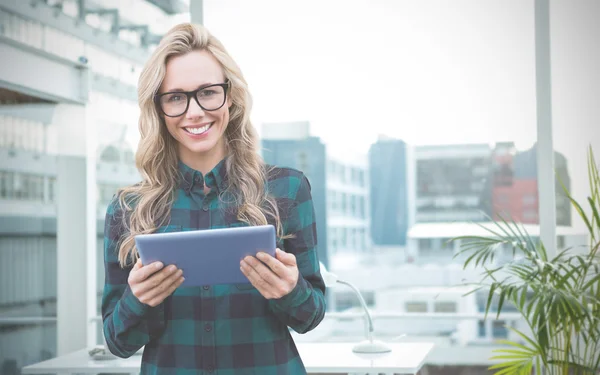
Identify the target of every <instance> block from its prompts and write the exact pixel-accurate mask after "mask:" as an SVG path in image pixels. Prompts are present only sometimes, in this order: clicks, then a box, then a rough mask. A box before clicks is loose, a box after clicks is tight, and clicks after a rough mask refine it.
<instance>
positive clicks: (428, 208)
mask: <svg viewBox="0 0 600 375" xmlns="http://www.w3.org/2000/svg"><path fill="white" fill-rule="evenodd" d="M490 158H491V148H490V146H489V145H487V144H469V145H439V146H437V145H436V146H418V147H416V148H415V163H416V218H415V219H416V222H417V223H426V222H449V221H456V220H458V221H485V220H487V217H489V216H490V215H491V205H492V202H491V199H492V194H491V190H490V188H489V182H488V179H489V174H490V170H491V160H490ZM486 216H487V217H486Z"/></svg>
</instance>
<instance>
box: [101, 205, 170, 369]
mask: <svg viewBox="0 0 600 375" xmlns="http://www.w3.org/2000/svg"><path fill="white" fill-rule="evenodd" d="M123 218H124V216H123V214H122V210H121V209H120V208H119V200H118V197H116V196H115V197H113V199H112V201H111V203H110V204H109V206H108V209H107V211H106V219H105V222H104V270H105V281H104V292H103V294H102V321H103V331H104V337H105V339H106V344H107V346H108V349H109V350H110V352H111V353H113V354H114V355H116V356H119V357H121V358H127V357H130V356H131V355H133V354H135V352H137V351H138V350H139V349H140V348H141V347H142V346H144V345H146V344H147V343H148V342H149V341H150V339H151V338H152V337H153V336H155V335H159V334H160V333H162V331H163V330H164V327H165V323H164V308H163V304H162V303H161V304H160V305H158V306H156V307H150V306H148V305H146V304H144V303H142V302H140V301H139V300H138V299H137V297H136V296H135V295H134V294H133V293H132V291H131V289H130V288H129V284H128V282H127V279H128V277H129V271H131V267H126V268H122V267H121V266H120V264H119V260H118V252H119V243H120V240H121V238H122V236H123V234H124V233H125V225H124V222H123Z"/></svg>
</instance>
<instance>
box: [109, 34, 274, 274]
mask: <svg viewBox="0 0 600 375" xmlns="http://www.w3.org/2000/svg"><path fill="white" fill-rule="evenodd" d="M196 50H206V51H208V52H210V53H211V54H212V55H213V56H214V57H215V58H216V59H217V61H218V62H219V64H220V65H221V67H222V68H223V71H224V74H225V78H226V80H228V81H229V94H228V95H229V99H230V100H231V103H232V104H231V107H230V108H229V124H228V125H227V128H226V131H225V133H224V136H225V139H226V145H227V153H228V155H229V157H228V158H227V160H226V163H225V168H226V173H227V181H228V189H229V191H231V192H233V193H234V195H235V197H236V204H237V205H238V207H239V209H238V212H237V218H238V220H240V221H243V222H246V223H248V224H249V225H264V224H267V217H271V218H272V219H273V221H274V222H275V224H276V231H277V235H278V237H279V238H283V237H284V236H283V233H282V228H281V220H280V216H279V212H278V209H277V205H276V202H275V200H274V198H272V197H271V196H269V195H268V192H267V189H266V188H265V181H266V174H267V173H268V172H267V171H266V169H265V164H264V162H263V160H262V158H261V157H260V156H259V154H258V147H259V140H258V134H257V133H256V130H255V129H254V127H253V126H252V124H251V122H250V108H251V106H252V98H251V96H250V93H249V91H248V85H247V83H246V81H245V79H244V77H243V75H242V72H241V70H240V68H239V67H238V65H237V64H236V63H235V61H234V60H233V59H232V58H231V56H230V55H229V54H228V53H227V51H226V50H225V48H224V47H223V45H222V44H221V42H220V41H219V40H218V39H217V38H215V37H214V36H213V35H211V34H210V33H209V31H208V30H207V29H205V28H204V27H202V26H200V25H194V24H190V23H183V24H179V25H177V26H175V27H173V28H172V29H171V30H169V32H168V33H167V34H166V35H165V36H164V37H163V38H162V40H161V42H160V44H159V45H158V47H157V48H156V50H155V51H154V52H153V53H152V55H151V56H150V59H149V60H148V61H147V63H146V65H145V66H144V69H143V70H142V72H141V75H140V78H139V83H138V101H139V106H140V111H141V114H140V119H139V131H140V136H141V139H140V142H139V145H138V150H137V153H136V156H135V162H136V166H137V168H138V170H139V171H140V174H141V176H142V181H141V182H140V183H138V184H136V185H133V186H128V187H126V188H123V189H120V191H119V192H118V196H119V205H120V207H121V209H122V210H123V212H124V215H123V217H122V220H123V221H124V224H125V226H126V228H127V230H126V231H125V233H124V235H123V238H122V239H121V243H120V246H119V254H118V258H119V263H120V264H121V266H122V267H125V266H127V265H128V264H129V263H128V260H131V261H133V262H135V261H137V258H138V253H137V249H136V247H135V242H134V237H135V236H136V235H138V234H146V233H153V232H154V231H156V229H157V228H158V227H159V226H161V225H164V224H165V220H167V218H168V217H169V216H170V210H171V205H172V203H173V200H174V198H175V196H174V194H175V191H176V189H177V184H178V180H179V178H180V174H179V171H178V165H177V164H178V157H177V141H176V140H175V139H173V137H172V136H171V135H170V133H169V132H168V130H167V128H166V126H165V125H164V121H163V118H162V116H161V115H159V112H158V111H157V108H156V105H155V102H154V95H155V94H156V93H157V92H158V90H159V87H160V86H161V84H162V81H163V79H164V77H165V72H166V63H167V61H168V60H169V58H171V57H173V56H180V55H184V54H186V53H189V52H191V51H196Z"/></svg>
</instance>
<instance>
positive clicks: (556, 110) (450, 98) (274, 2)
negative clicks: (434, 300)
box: [204, 0, 600, 199]
mask: <svg viewBox="0 0 600 375" xmlns="http://www.w3.org/2000/svg"><path fill="white" fill-rule="evenodd" d="M533 4H534V2H533V0H453V1H447V0H418V1H417V0H327V1H323V0H301V1H281V0H269V1H267V0H252V1H247V0H204V24H205V25H206V26H207V27H208V28H209V29H210V30H211V32H212V33H213V34H215V35H216V36H217V37H218V38H219V39H220V40H221V41H222V42H223V43H224V44H225V46H226V48H227V49H228V50H229V52H230V53H231V54H232V55H233V57H234V59H236V61H237V62H238V64H239V65H240V67H241V68H242V71H243V73H244V75H245V77H246V79H247V80H248V82H249V85H250V89H251V92H252V94H253V96H254V99H255V105H254V111H253V119H254V122H255V125H256V126H257V128H259V131H260V124H261V123H262V122H272V121H296V120H309V121H310V122H311V127H312V133H313V134H314V135H317V136H320V137H321V138H322V139H323V140H324V141H325V142H326V143H328V144H330V145H332V146H335V147H340V146H342V145H345V146H346V147H348V148H352V149H354V150H358V151H360V152H366V151H367V150H368V147H369V145H370V144H371V143H372V142H374V141H375V140H376V138H377V135H378V134H380V133H383V134H387V135H390V136H394V137H398V138H402V139H404V140H406V141H407V142H409V143H411V144H415V145H419V144H447V143H477V142H488V143H491V142H496V141H508V140H512V141H515V142H516V144H517V148H519V149H524V148H528V147H530V146H531V145H532V144H533V143H534V142H535V139H536V99H535V55H534V53H535V52H534V51H535V48H534V47H535V46H534V5H533ZM598 19H600V1H596V0H568V1H567V0H554V1H551V27H552V29H551V30H552V31H551V38H552V69H553V70H552V72H553V76H552V79H553V82H552V83H553V87H552V89H553V92H552V95H553V127H554V142H555V149H556V150H558V151H560V152H562V153H563V154H565V155H566V157H567V159H568V160H569V168H570V171H571V178H572V185H573V189H574V192H575V194H576V196H577V197H579V199H581V198H583V197H584V196H585V195H587V190H586V188H587V175H586V167H585V162H586V159H585V156H586V155H585V148H586V146H587V145H588V144H589V143H590V142H592V143H593V144H594V146H595V150H596V154H597V155H599V156H600V121H599V119H600V104H599V103H600V70H599V69H598V68H597V67H598V66H600V40H599V39H600V23H599V22H597V20H598Z"/></svg>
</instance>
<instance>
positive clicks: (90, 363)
mask: <svg viewBox="0 0 600 375" xmlns="http://www.w3.org/2000/svg"><path fill="white" fill-rule="evenodd" d="M353 345H354V344H352V343H297V344H296V346H297V347H298V351H299V353H300V356H301V357H302V361H303V362H304V365H305V367H306V370H307V371H308V372H309V373H361V374H365V373H370V374H371V373H372V374H378V373H386V374H416V373H417V371H419V370H420V369H421V367H422V366H423V364H424V362H425V358H426V357H427V355H428V354H429V352H430V351H431V349H432V348H433V344H432V343H389V345H390V347H391V348H392V351H391V352H390V353H385V354H371V355H366V354H355V353H353V352H352V347H353ZM141 361H142V356H141V355H139V354H136V355H133V356H131V357H130V358H127V359H121V358H117V359H112V360H94V359H92V358H91V357H90V356H89V354H88V350H87V349H84V350H79V351H76V352H73V353H70V354H67V355H64V356H61V357H57V358H53V359H49V360H47V361H43V362H40V363H36V364H33V365H30V366H25V367H23V368H22V370H21V373H22V374H61V375H67V374H98V373H125V374H136V375H138V374H139V370H140V364H141Z"/></svg>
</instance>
